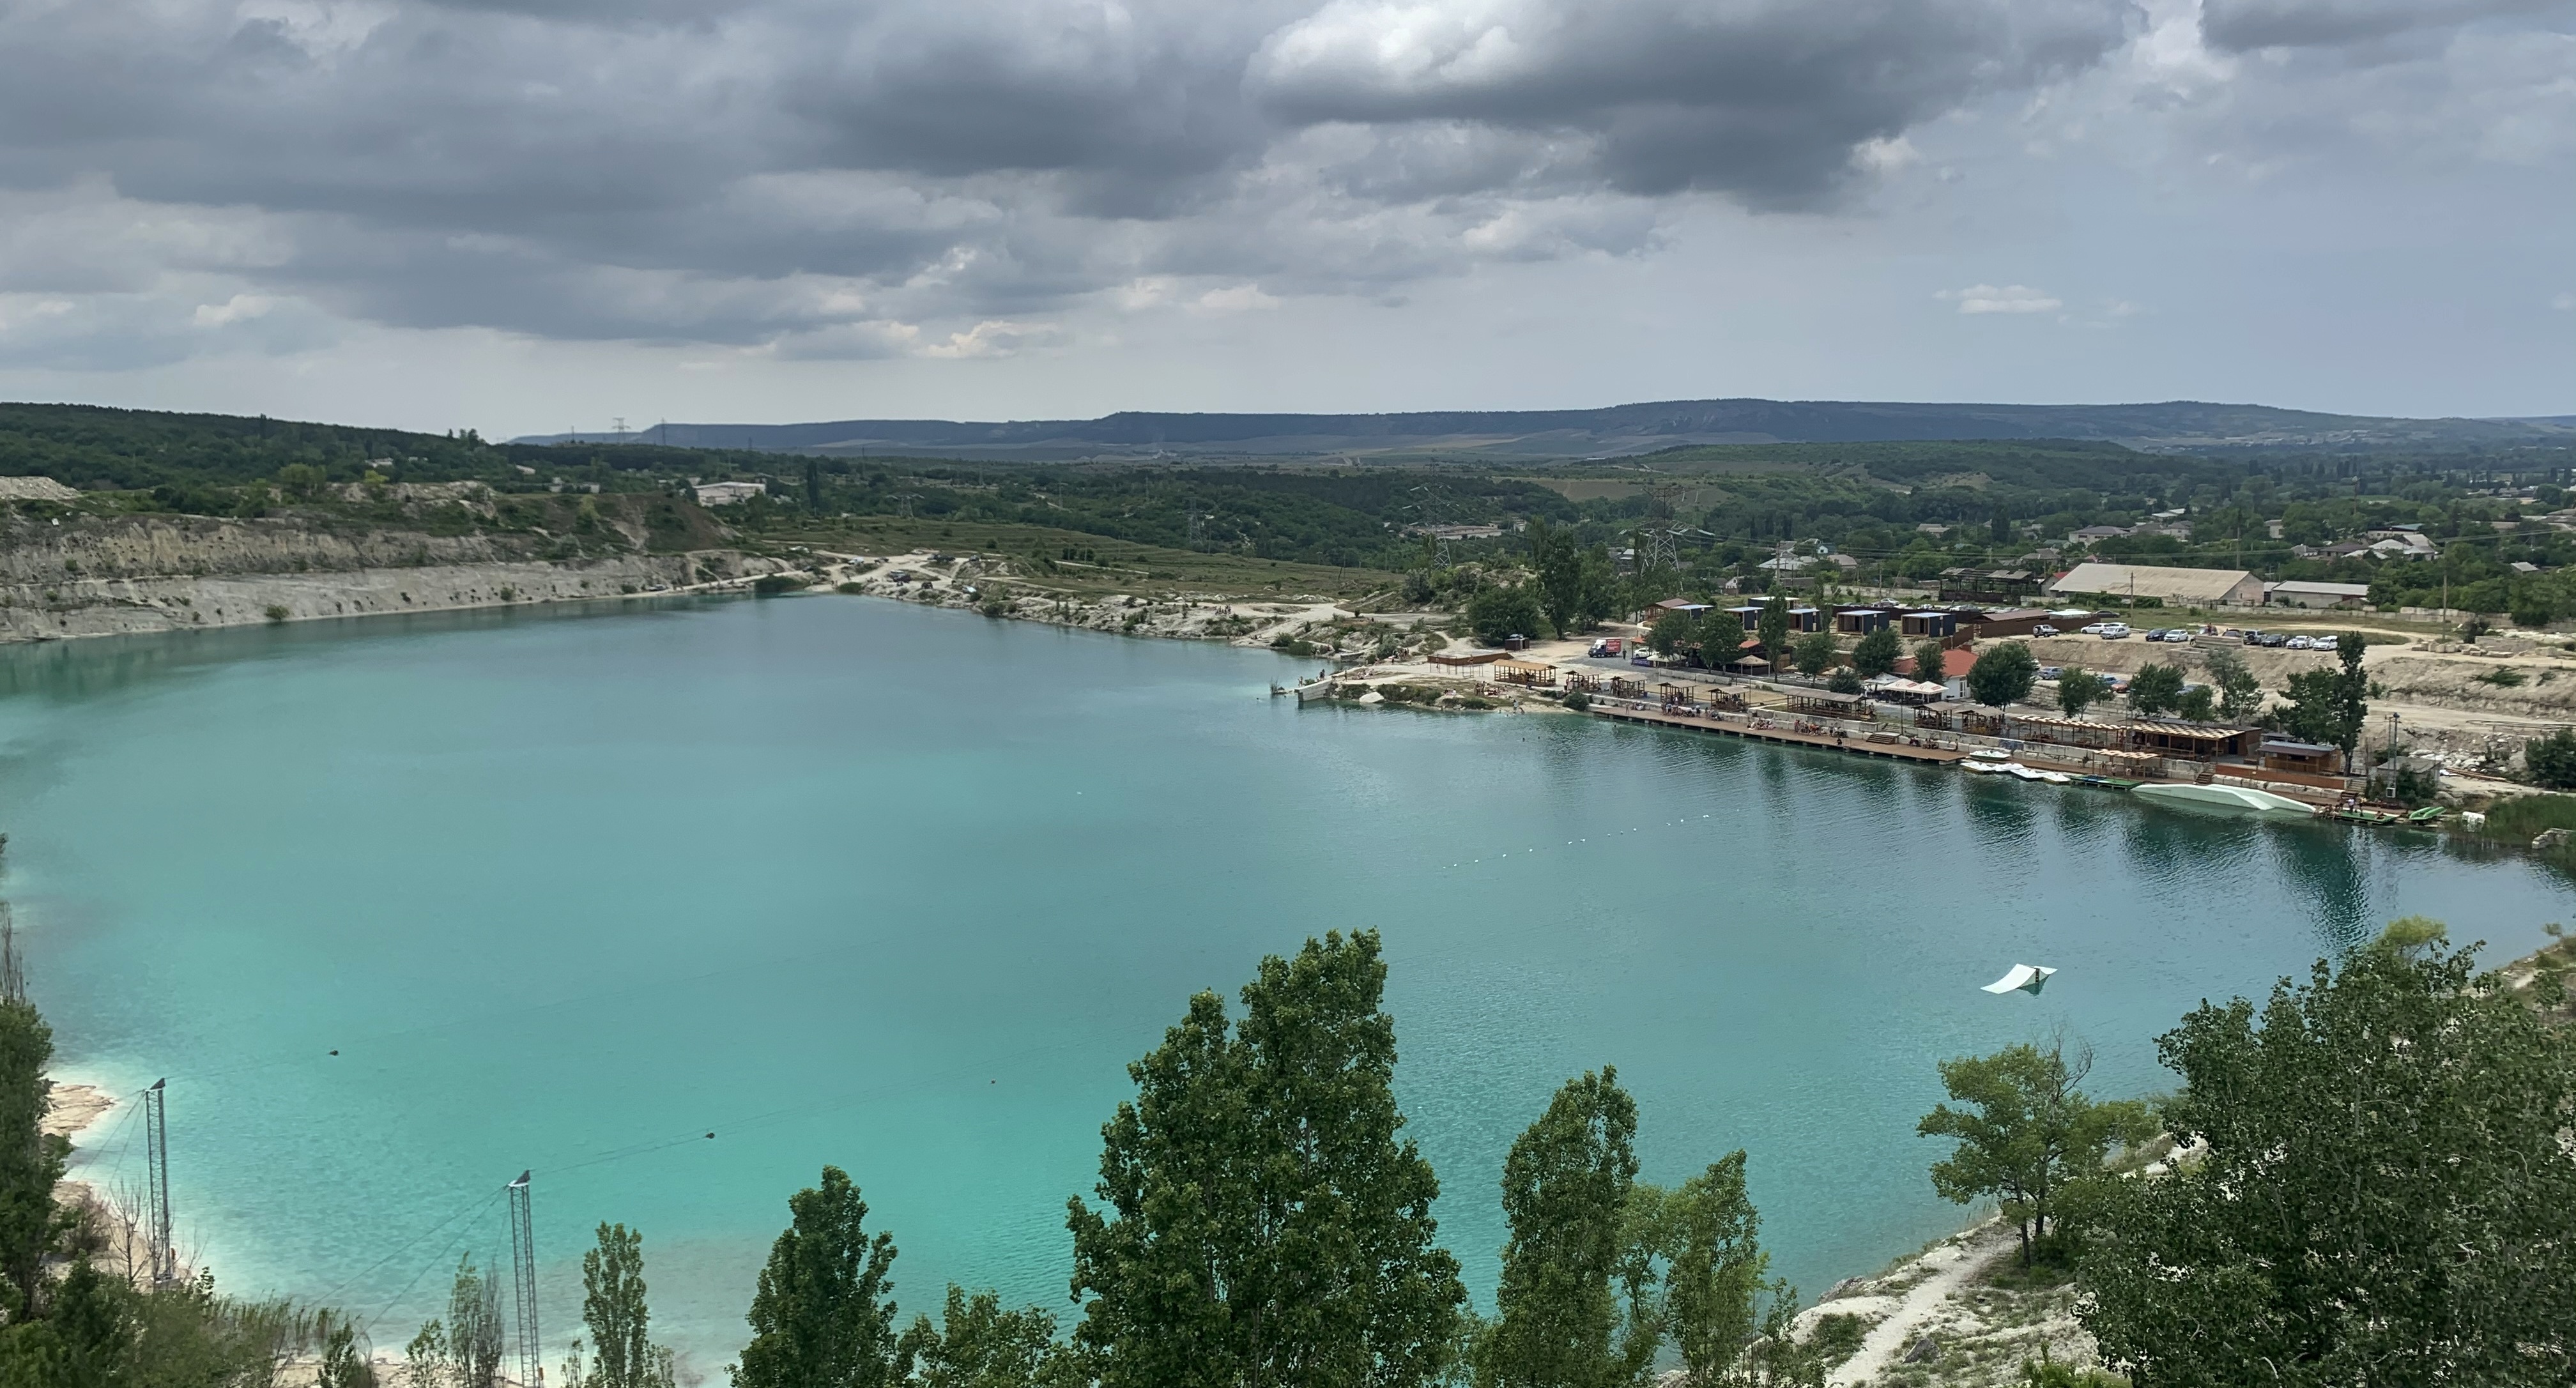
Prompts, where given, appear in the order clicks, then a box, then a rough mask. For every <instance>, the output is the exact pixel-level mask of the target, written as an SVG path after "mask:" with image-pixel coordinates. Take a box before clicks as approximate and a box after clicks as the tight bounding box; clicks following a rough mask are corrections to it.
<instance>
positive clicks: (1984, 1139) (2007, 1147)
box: [1915, 1040, 2155, 1267]
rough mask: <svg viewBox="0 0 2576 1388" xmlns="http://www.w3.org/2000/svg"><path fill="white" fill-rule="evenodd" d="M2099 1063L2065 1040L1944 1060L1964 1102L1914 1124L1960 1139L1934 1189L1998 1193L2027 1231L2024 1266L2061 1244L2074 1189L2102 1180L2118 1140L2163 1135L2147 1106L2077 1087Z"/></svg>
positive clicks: (1959, 1194)
mask: <svg viewBox="0 0 2576 1388" xmlns="http://www.w3.org/2000/svg"><path fill="white" fill-rule="evenodd" d="M2092 1068H2093V1056H2092V1053H2091V1052H2090V1051H2088V1050H2083V1049H2078V1050H2077V1052H2076V1053H2075V1054H2074V1055H2072V1056H2069V1055H2068V1054H2067V1053H2066V1045H2065V1043H2064V1042H2063V1041H2062V1040H2061V1041H2051V1042H2050V1043H2049V1045H2048V1046H2047V1047H2046V1048H2045V1049H2042V1048H2041V1047H2038V1046H2035V1045H2031V1044H2029V1043H2027V1042H2025V1043H2023V1044H2021V1045H2016V1046H2007V1047H2005V1048H2004V1049H2002V1050H2000V1051H1997V1052H1995V1053H1994V1054H1993V1055H1988V1056H1961V1057H1959V1058H1958V1059H1956V1060H1945V1061H1942V1062H1941V1083H1942V1086H1943V1087H1944V1088H1946V1089H1947V1090H1948V1091H1949V1094H1950V1098H1951V1099H1953V1100H1956V1101H1957V1102H1958V1103H1960V1104H1961V1105H1964V1107H1961V1108H1952V1107H1951V1106H1950V1105H1949V1104H1947V1103H1943V1104H1938V1105H1935V1106H1934V1107H1933V1109H1932V1111H1931V1112H1930V1113H1928V1114H1925V1115H1924V1116H1923V1121H1922V1123H1921V1124H1919V1125H1917V1127H1916V1128H1915V1131H1916V1132H1918V1133H1920V1134H1921V1135H1923V1136H1925V1137H1947V1138H1953V1139H1956V1140H1957V1143H1958V1145H1957V1146H1956V1147H1955V1148H1954V1149H1952V1151H1951V1154H1950V1155H1949V1156H1948V1157H1946V1158H1944V1159H1942V1160H1940V1161H1937V1162H1934V1163H1933V1164H1932V1188H1933V1189H1934V1190H1935V1191H1938V1192H1939V1193H1940V1194H1941V1197H1942V1198H1943V1199H1946V1200H1955V1201H1957V1202H1958V1203H1960V1204H1962V1205H1965V1204H1968V1203H1970V1202H1972V1201H1975V1200H1979V1199H1983V1198H1988V1197H1991V1198H1993V1199H1995V1200H1997V1201H2000V1202H2001V1203H2002V1206H2003V1216H2004V1218H2006V1219H2009V1220H2011V1221H2013V1223H2014V1225H2015V1227H2016V1229H2017V1230H2018V1232H2019V1234H2020V1237H2021V1262H2022V1266H2024V1267H2028V1266H2030V1264H2031V1262H2032V1261H2033V1259H2034V1258H2035V1257H2037V1256H2038V1255H2040V1254H2042V1253H2045V1252H2051V1251H2054V1246H2053V1245H2052V1244H2051V1243H2050V1239H2051V1237H2052V1236H2053V1235H2056V1234H2058V1233H2059V1232H2060V1230H2059V1225H2060V1223H2061V1221H2062V1219H2063V1217H2064V1210H2065V1209H2066V1207H2067V1205H2068V1203H2069V1196H2070V1194H2072V1193H2075V1192H2077V1191H2079V1190H2081V1189H2082V1188H2083V1187H2084V1186H2085V1185H2086V1183H2088V1182H2090V1183H2093V1184H2096V1185H2098V1184H2099V1183H2100V1181H2101V1179H2102V1163H2103V1160H2104V1158H2105V1157H2106V1156H2107V1155H2108V1154H2109V1152H2110V1150H2111V1147H2112V1145H2113V1144H2115V1143H2137V1142H2144V1141H2145V1140H2147V1139H2148V1138H2149V1137H2151V1136H2153V1135H2154V1133H2155V1122H2154V1120H2153V1118H2152V1117H2151V1116H2150V1115H2149V1114H2148V1112H2147V1106H2146V1105H2145V1104H2143V1103H2140V1102H2138V1101H2137V1100H2135V1099H2115V1100H2111V1101H2108V1102H2098V1101H2096V1100H2094V1099H2092V1098H2090V1097H2089V1096H2087V1095H2086V1094H2085V1093H2084V1091H2083V1090H2082V1089H2081V1088H2080V1087H2079V1086H2081V1085H2082V1084H2083V1083H2084V1077H2085V1075H2086V1074H2087V1073H2088V1072H2089V1071H2091V1069H2092Z"/></svg>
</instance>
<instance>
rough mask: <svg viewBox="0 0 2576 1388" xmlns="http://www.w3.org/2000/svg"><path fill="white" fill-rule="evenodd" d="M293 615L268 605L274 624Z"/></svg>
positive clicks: (278, 606) (269, 614)
mask: <svg viewBox="0 0 2576 1388" xmlns="http://www.w3.org/2000/svg"><path fill="white" fill-rule="evenodd" d="M48 596H51V595H50V594H48ZM292 615H294V614H292V613H290V612H288V611H287V610H286V609H285V607H283V606H281V605H280V604H277V603H270V604H269V605H268V619H269V620H270V621H272V622H282V621H285V620H286V619H287V618H288V617H290V616H292Z"/></svg>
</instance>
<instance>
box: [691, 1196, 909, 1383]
mask: <svg viewBox="0 0 2576 1388" xmlns="http://www.w3.org/2000/svg"><path fill="white" fill-rule="evenodd" d="M787 1208H788V1211H789V1221H788V1226H787V1229H786V1230H785V1232H783V1233H781V1234H780V1235H779V1236H778V1241H777V1242H776V1243H774V1244H772V1245H770V1249H769V1263H768V1265H767V1266H765V1267H763V1268H762V1269H761V1270H760V1286H759V1289H758V1290H757V1291H755V1292H754V1293H753V1294H752V1299H751V1315H750V1321H751V1343H750V1344H747V1345H745V1346H743V1348H742V1359H741V1361H740V1362H739V1363H737V1364H736V1365H735V1366H734V1370H733V1381H734V1384H735V1388H894V1385H896V1384H900V1383H901V1382H903V1380H904V1379H905V1378H906V1377H908V1376H909V1370H908V1367H907V1366H906V1365H905V1364H904V1363H903V1362H902V1360H903V1359H905V1358H908V1356H905V1355H902V1354H900V1353H899V1352H898V1349H897V1343H896V1338H895V1329H894V1320H895V1307H894V1297H893V1296H892V1295H891V1292H892V1290H893V1283H892V1281H891V1280H890V1277H889V1273H890V1272H891V1271H892V1269H893V1266H894V1259H895V1249H894V1236H893V1235H891V1234H887V1233H883V1232H879V1233H878V1234H876V1235H875V1236H874V1237H873V1238H871V1237H870V1236H869V1234H868V1232H867V1228H866V1224H867V1218H868V1202H867V1201H865V1200H863V1199H860V1198H859V1188H858V1187H857V1186H855V1185H853V1184H851V1183H850V1177H849V1174H848V1173H847V1172H844V1171H842V1170H841V1169H840V1168H839V1167H837V1166H827V1167H824V1168H823V1183H822V1185H821V1186H819V1187H808V1188H806V1189H804V1190H801V1191H798V1192H797V1193H796V1194H794V1195H792V1196H790V1197H788V1200H787Z"/></svg>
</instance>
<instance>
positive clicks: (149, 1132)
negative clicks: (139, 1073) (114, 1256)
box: [143, 1079, 179, 1287]
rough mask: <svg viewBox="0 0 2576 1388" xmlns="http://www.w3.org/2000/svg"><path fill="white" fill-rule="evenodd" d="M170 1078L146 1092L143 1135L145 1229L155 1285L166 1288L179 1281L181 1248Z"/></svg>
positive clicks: (154, 1082) (157, 1083)
mask: <svg viewBox="0 0 2576 1388" xmlns="http://www.w3.org/2000/svg"><path fill="white" fill-rule="evenodd" d="M169 1083H170V1082H169V1081H168V1080H166V1079H163V1080H154V1081H153V1082H152V1087H151V1088H150V1089H147V1090H144V1091H143V1136H144V1144H145V1145H144V1158H145V1165H146V1166H147V1167H149V1171H148V1172H147V1173H146V1174H147V1176H148V1178H149V1179H150V1182H151V1208H150V1209H149V1210H148V1211H147V1212H146V1214H145V1216H144V1220H145V1223H146V1224H147V1225H148V1226H149V1227H147V1228H146V1229H145V1230H144V1233H145V1236H146V1237H147V1238H148V1239H149V1240H150V1241H151V1255H152V1285H153V1286H156V1287H166V1286H169V1285H170V1284H172V1283H174V1282H176V1281H178V1280H179V1250H178V1249H176V1248H174V1247H172V1246H171V1243H170V1127H169V1122H168V1118H169V1111H168V1108H167V1106H166V1105H165V1104H164V1103H163V1098H164V1095H165V1093H166V1087H167V1086H168V1085H169Z"/></svg>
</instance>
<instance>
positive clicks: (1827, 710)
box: [1789, 689, 2343, 786]
mask: <svg viewBox="0 0 2576 1388" xmlns="http://www.w3.org/2000/svg"><path fill="white" fill-rule="evenodd" d="M1889 702H1899V703H1912V702H1913V701H1911V700H1894V701H1891V700H1888V699H1886V698H1885V697H1883V696H1882V697H1880V698H1878V699H1873V698H1872V697H1871V696H1870V695H1867V694H1835V693H1832V692H1829V691H1826V690H1820V689H1797V690H1791V691H1790V692H1789V710H1790V712H1792V713H1799V714H1806V715H1810V716H1813V717H1818V718H1840V719H1848V720H1852V721H1856V722H1870V721H1874V720H1876V719H1877V718H1878V716H1879V706H1880V705H1881V704H1882V703H1889ZM1913 712H1914V725H1915V726H1916V727H1918V728H1921V729H1924V730H1926V731H1930V732H1954V733H1966V734H1969V735H1971V736H1977V737H1994V738H2012V739H2015V740H2017V741H2019V742H2021V743H2023V744H2025V745H2026V746H2031V745H2036V746H2037V747H2040V748H2064V749H2066V750H2067V751H2069V752H2072V753H2074V754H2076V755H2075V756H2071V757H2067V758H2065V760H2068V761H2076V760H2079V759H2080V760H2082V761H2084V762H2089V763H2095V764H2104V765H2109V766H2112V767H2115V768H2117V767H2125V768H2128V769H2129V770H2131V771H2133V772H2135V773H2137V774H2141V775H2154V774H2157V764H2158V763H2189V764H2194V765H2197V766H2201V767H2207V768H2209V769H2212V770H2216V771H2220V772H2224V773H2227V774H2250V773H2253V772H2257V771H2259V772H2263V773H2266V774H2272V775H2286V776H2287V777H2289V778H2291V779H2294V780H2300V781H2306V782H2308V783H2311V784H2316V785H2320V786H2337V785H2340V781H2339V779H2338V778H2339V777H2340V775H2341V772H2342V758H2343V754H2342V752H2341V751H2340V750H2338V749H2336V748H2333V747H2327V746H2320V745H2318V744H2316V743H2311V742H2298V741H2293V740H2290V739H2287V738H2283V737H2280V736H2278V735H2275V734H2270V733H2266V732H2264V731H2263V730H2262V729H2261V728H2243V727H2236V726H2234V725H2231V724H2225V723H2194V722H2190V721H2188V720H2185V719H2180V718H2133V719H2130V720H2129V721H2127V722H2125V723H2100V722H2095V721H2092V720H2090V719H2083V718H2057V717H2050V716H2046V715H2039V714H2011V715H2007V714H2005V713H2003V712H2002V711H2001V710H1998V709H1994V708H1990V707H1988V706H1986V705H1983V704H1970V703H1962V702H1959V701H1957V700H1954V699H1935V700H1931V701H1929V702H1924V703H1915V704H1913ZM2040 755H2042V757H2043V758H2045V757H2046V753H2045V752H2044V751H2043V752H2042V753H2041V754H2040Z"/></svg>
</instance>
